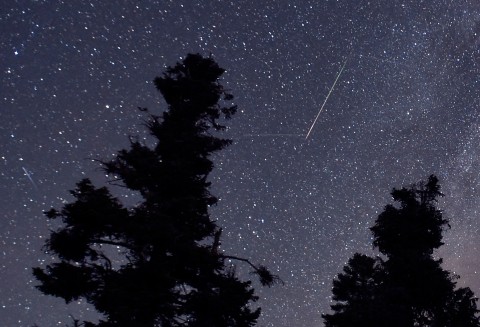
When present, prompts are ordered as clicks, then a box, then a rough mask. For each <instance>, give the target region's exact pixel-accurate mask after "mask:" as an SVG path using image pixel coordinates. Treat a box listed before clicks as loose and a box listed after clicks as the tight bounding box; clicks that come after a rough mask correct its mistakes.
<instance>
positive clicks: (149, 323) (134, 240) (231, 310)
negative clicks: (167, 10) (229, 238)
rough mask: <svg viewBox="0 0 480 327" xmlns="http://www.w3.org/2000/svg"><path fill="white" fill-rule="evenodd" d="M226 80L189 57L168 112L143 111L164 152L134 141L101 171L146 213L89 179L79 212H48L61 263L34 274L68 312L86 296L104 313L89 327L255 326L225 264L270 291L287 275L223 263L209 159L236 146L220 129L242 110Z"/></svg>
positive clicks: (74, 207)
mask: <svg viewBox="0 0 480 327" xmlns="http://www.w3.org/2000/svg"><path fill="white" fill-rule="evenodd" d="M223 73H224V70H223V69H222V68H220V67H219V66H218V64H217V63H216V62H215V61H214V60H213V59H212V58H210V57H209V58H204V57H202V56H201V55H198V54H189V55H187V56H186V58H185V59H184V60H183V61H182V62H180V63H177V64H176V65H175V66H174V67H170V68H168V69H167V70H166V72H165V73H164V74H163V75H162V76H160V77H157V78H155V80H154V83H155V86H156V87H157V89H158V90H159V91H160V93H161V94H162V96H163V97H164V99H165V101H166V103H167V105H168V110H166V111H165V112H164V113H163V115H162V116H156V115H153V114H150V113H149V111H148V110H147V109H143V108H141V109H142V110H143V111H147V113H148V120H147V123H146V127H147V128H148V130H149V132H150V133H151V135H152V136H153V138H154V140H155V142H156V143H155V145H154V146H153V147H149V146H147V145H145V144H143V143H141V142H140V141H138V140H135V139H132V140H131V145H130V148H129V149H124V150H121V151H119V152H118V154H117V155H116V157H115V158H114V159H113V160H110V161H107V162H102V165H103V168H104V169H105V171H106V173H108V174H109V175H110V176H112V178H114V180H115V183H117V184H118V183H119V184H121V185H122V186H124V187H126V188H128V189H130V190H132V191H136V192H138V193H139V194H140V196H141V198H142V201H141V202H140V203H139V204H138V205H136V206H134V207H130V208H127V207H125V206H124V205H123V204H122V203H121V201H120V200H119V199H117V198H116V197H114V196H113V195H112V194H111V192H110V191H109V189H108V188H107V187H100V188H97V187H95V186H94V185H93V184H92V182H91V181H90V180H89V179H84V180H82V181H80V182H79V183H78V184H77V187H76V189H75V190H73V191H71V194H72V195H73V197H74V201H73V202H71V203H68V204H66V205H64V206H63V208H61V209H60V210H56V209H52V210H50V211H48V212H47V213H46V216H47V217H48V218H51V219H60V220H61V222H62V226H61V227H60V228H59V229H57V230H55V231H53V232H52V233H51V235H50V237H49V239H48V240H47V242H46V250H47V251H48V252H49V253H50V254H52V255H54V256H56V257H57V258H58V261H56V262H54V263H51V264H49V265H48V266H47V267H46V268H39V267H38V268H34V270H33V273H34V275H35V277H36V278H37V279H38V280H39V281H40V285H39V286H38V289H39V290H40V291H42V292H43V293H45V294H49V295H53V296H57V297H61V298H63V299H64V300H65V301H66V302H67V303H68V302H70V301H72V300H76V299H79V298H83V299H85V300H86V301H87V302H89V303H91V304H92V305H93V306H94V307H95V308H96V309H97V310H98V311H99V312H100V313H102V314H103V315H104V317H105V320H101V321H100V322H99V323H92V322H84V324H85V326H92V327H93V326H98V327H110V326H117V327H118V326H121V327H153V326H162V327H180V326H185V327H207V326H208V327H249V326H253V325H255V323H256V320H257V318H258V316H259V314H260V309H252V307H251V304H252V303H253V302H255V301H256V300H257V297H256V296H255V295H254V289H253V288H252V286H251V282H250V281H241V280H239V279H238V277H237V276H236V274H235V269H234V267H233V266H231V265H230V264H229V263H228V262H229V261H230V260H235V259H238V260H241V261H244V262H246V263H248V264H249V265H250V266H251V267H252V268H253V269H254V272H255V273H256V274H258V275H259V277H260V280H261V282H262V284H264V285H268V286H270V285H272V284H274V283H275V282H276V281H277V280H278V277H277V276H275V275H272V274H270V272H269V271H268V270H267V269H266V268H265V267H263V266H256V265H254V264H252V263H251V262H250V261H249V260H248V259H245V258H238V257H235V256H229V255H226V254H225V253H223V251H221V250H220V249H219V246H220V241H221V231H222V230H221V228H220V227H219V226H218V225H217V223H216V221H214V220H213V219H211V217H210V215H209V207H210V206H212V205H215V204H216V203H217V198H216V197H215V196H213V195H212V194H211V193H210V191H209V187H210V182H209V180H208V176H209V173H210V172H211V170H212V168H213V162H212V161H211V160H210V157H211V155H212V154H213V153H215V152H217V151H220V150H222V149H224V148H225V147H226V146H228V145H230V144H231V140H228V139H221V138H218V137H217V136H215V135H217V134H218V132H220V131H222V130H224V129H225V127H224V126H223V125H221V124H220V123H219V119H221V118H222V117H223V118H226V119H229V118H230V117H231V116H232V115H233V114H234V113H235V111H236V106H235V105H233V104H231V100H232V99H233V96H232V95H231V94H229V93H228V92H226V90H225V89H224V88H223V86H222V85H221V84H220V83H219V78H220V76H221V75H222V74H223ZM215 133H217V134H215ZM76 324H77V325H79V324H80V321H79V320H76Z"/></svg>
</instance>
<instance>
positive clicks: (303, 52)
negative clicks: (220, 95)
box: [0, 0, 480, 327]
mask: <svg viewBox="0 0 480 327" xmlns="http://www.w3.org/2000/svg"><path fill="white" fill-rule="evenodd" d="M0 7H1V9H0V29H1V31H2V33H1V35H0V72H1V75H0V76H1V84H0V118H1V121H2V122H1V125H0V126H1V127H0V138H1V143H0V181H1V183H0V195H1V196H0V206H1V208H2V209H3V210H2V217H1V218H0V259H1V260H0V291H1V292H0V293H1V296H0V325H2V326H30V325H32V324H34V323H38V324H39V325H40V326H64V325H65V323H67V322H68V321H69V317H68V315H69V314H70V313H71V314H73V315H74V316H75V317H77V318H88V317H90V316H92V314H91V313H89V312H91V309H90V310H89V309H88V306H85V305H84V304H79V305H73V306H69V307H66V306H65V305H64V304H63V303H62V301H60V300H57V299H54V298H51V297H47V296H44V295H42V294H41V293H40V292H39V291H37V290H36V289H34V285H35V284H36V282H35V281H34V280H33V277H32V275H31V267H33V266H37V265H41V264H45V263H46V262H48V261H49V260H50V258H49V256H48V255H46V254H44V253H43V251H42V249H41V246H42V244H43V242H44V240H45V238H46V237H47V235H48V233H49V228H50V229H51V228H55V226H54V225H53V224H52V223H51V222H48V221H47V220H46V219H45V218H44V217H43V215H42V210H46V209H49V208H50V207H51V206H55V207H59V206H61V203H62V202H64V201H68V200H69V199H70V197H69V195H68V190H69V189H72V188H73V187H74V185H75V182H77V181H78V180H79V179H80V178H82V177H85V176H90V177H93V179H94V181H95V182H96V183H97V184H98V185H102V184H103V183H104V182H105V176H102V173H101V171H100V170H99V169H98V165H97V164H96V163H95V162H93V161H92V160H90V159H92V158H103V159H105V158H109V157H111V156H112V155H113V154H114V153H115V152H116V151H117V150H119V149H121V148H123V147H125V146H127V144H128V137H127V136H128V135H140V137H144V136H145V132H144V129H143V127H142V121H143V118H142V116H141V114H140V113H139V112H138V111H136V110H135V109H136V108H137V107H138V106H141V107H149V108H150V109H151V111H153V112H161V110H163V109H165V106H164V103H163V102H162V100H161V98H160V96H159V94H157V92H156V90H155V88H154V86H153V84H152V82H151V81H152V80H153V78H154V77H155V76H157V75H159V74H161V73H162V71H163V70H164V68H165V67H166V66H167V65H173V64H175V62H176V61H178V60H180V58H181V57H182V56H185V55H186V54H187V53H189V52H199V53H202V54H205V55H208V54H209V53H212V55H213V56H214V57H215V59H216V60H217V61H218V62H219V63H220V65H221V66H222V67H224V68H225V69H226V70H227V72H226V73H225V75H224V80H223V83H224V84H225V85H226V86H227V87H228V88H229V89H230V90H231V92H232V93H233V94H234V95H235V98H236V103H237V104H238V106H239V109H240V110H239V112H238V114H237V115H236V116H235V118H234V119H232V120H231V121H230V122H229V127H230V128H229V130H228V132H227V135H228V136H229V137H231V138H232V139H233V140H234V144H233V145H232V146H231V147H230V148H229V149H228V150H226V151H224V152H223V153H221V154H220V155H218V156H216V157H215V164H216V169H215V171H214V174H213V176H212V182H213V193H214V194H216V195H217V196H218V197H219V198H220V202H219V205H218V206H217V207H215V208H213V210H212V215H213V218H215V219H218V221H219V224H220V225H221V226H223V227H224V230H225V233H224V234H225V240H224V242H223V248H224V249H226V250H228V251H229V252H230V253H232V254H237V255H242V256H246V257H251V258H254V259H255V261H257V262H261V263H262V264H265V265H267V266H269V267H270V268H271V269H272V270H274V271H277V272H278V274H280V275H281V277H282V278H283V279H284V280H285V282H286V285H285V286H277V287H275V288H272V289H260V287H258V289H259V295H260V297H261V300H260V301H259V304H260V305H261V306H262V308H263V315H262V318H261V320H260V322H259V326H268V327H273V326H275V327H287V326H289V327H292V326H293V327H317V326H322V319H321V317H320V315H321V313H324V312H327V311H328V309H329V304H330V302H329V301H330V295H331V283H332V279H333V278H334V276H335V275H336V274H337V273H339V272H340V271H341V269H342V267H343V265H344V264H345V262H346V261H347V260H348V258H349V257H351V256H352V254H353V253H354V252H356V251H359V252H364V253H372V246H371V236H370V233H369V227H370V226H372V225H373V223H374V220H375V218H376V216H377V214H378V213H379V212H381V210H382V208H383V207H384V205H386V204H387V203H389V202H390V196H389V192H390V190H391V188H393V187H400V186H402V185H405V184H410V183H414V182H416V181H419V180H420V179H424V178H426V177H427V176H428V175H430V174H437V175H438V177H439V178H440V182H441V184H442V186H443V191H444V193H445V195H446V197H445V198H444V200H443V202H442V203H441V204H440V205H441V207H442V208H444V210H445V215H446V217H448V218H449V219H450V221H451V225H452V229H451V230H450V231H448V232H446V234H445V235H446V238H445V241H446V245H445V246H444V247H443V248H442V249H441V250H440V252H439V255H440V256H442V257H444V261H445V264H444V266H445V268H447V269H450V270H452V271H455V272H456V273H458V274H460V275H461V276H462V278H461V279H460V281H459V284H460V285H467V286H470V287H471V288H472V289H473V291H474V292H475V293H476V294H477V295H478V294H480V280H479V278H478V272H479V271H480V261H479V260H478V254H477V253H478V247H479V246H480V236H479V235H480V233H479V228H480V222H478V217H479V214H480V196H479V188H480V178H479V177H478V175H479V171H480V160H479V154H480V112H479V103H480V95H479V92H478V88H479V82H480V75H479V74H480V67H479V59H480V54H479V45H480V3H479V2H478V1H475V0H464V1H458V0H442V1H440V0H439V1H437V0H432V1H418V0H416V1H413V0H412V1H379V0H376V1H359V0H345V1H342V0H339V1H331V0H315V1H313V0H312V1H308V0H289V1H286V0H285V1H283V0H280V1H266V0H259V1H258V0H257V1H253V0H248V1H247V0H235V1H210V0H206V1H194V0H186V1H182V0H175V1H147V0H145V1H93V0H92V1H53V0H52V1H13V0H10V1H3V3H2V5H1V6H0ZM347 58H348V61H347V64H346V66H345V69H344V71H343V73H342V75H341V76H340V78H339V80H338V83H337V84H336V87H335V89H334V90H333V91H332V93H331V95H330V98H329V100H328V102H327V103H326V105H325V107H324V110H323V112H322V113H321V115H320V116H319V119H318V121H317V122H316V124H315V126H314V128H313V130H312V133H311V134H310V136H309V138H308V139H307V140H305V135H306V133H307V131H308V129H309V128H310V126H311V124H312V122H313V120H314V118H315V116H316V115H317V113H318V111H319V109H320V107H321V105H322V103H323V102H324V100H325V97H326V96H327V94H328V92H329V90H330V88H331V86H332V84H333V82H334V80H335V77H336V75H337V73H338V72H339V70H340V68H341V66H342V64H343V63H344V62H345V60H346V59H347ZM122 199H124V201H125V202H127V203H134V201H135V200H134V199H131V197H128V194H122ZM247 277H248V276H247ZM257 286H258V285H257Z"/></svg>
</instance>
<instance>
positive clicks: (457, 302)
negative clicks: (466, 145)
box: [323, 175, 480, 327]
mask: <svg viewBox="0 0 480 327" xmlns="http://www.w3.org/2000/svg"><path fill="white" fill-rule="evenodd" d="M392 196H393V199H394V200H395V201H396V202H398V203H399V206H398V207H396V206H393V205H387V206H386V207H385V210H384V211H383V212H382V213H381V214H380V215H379V216H378V218H377V220H376V223H375V225H374V226H373V227H372V228H371V230H372V232H373V236H374V238H373V245H374V246H375V247H376V248H378V250H379V251H380V252H381V253H382V254H383V255H385V257H386V260H382V259H380V258H377V259H373V258H369V257H366V256H363V255H359V254H356V255H355V256H354V258H353V259H352V260H350V262H349V265H348V266H346V267H345V268H344V271H345V273H344V274H340V275H339V277H338V278H337V279H336V280H335V281H334V287H333V295H334V296H333V299H334V301H336V302H337V303H335V304H333V305H332V311H333V314H325V315H323V318H324V320H325V325H326V326H327V327H346V326H380V327H381V326H385V327H386V326H389V327H396V326H398V327H410V326H411V327H414V326H415V327H417V326H418V327H457V326H462V327H478V326H480V321H479V318H478V316H477V314H478V312H479V311H478V310H477V306H476V301H477V299H476V298H475V297H474V295H473V292H472V291H471V290H470V289H469V288H459V289H456V282H455V279H456V278H458V277H457V276H455V275H453V274H452V273H450V272H449V271H446V270H444V269H443V268H442V267H441V263H442V260H441V259H435V258H434V257H433V254H434V250H436V249H437V248H439V247H440V246H441V245H443V243H442V232H443V231H444V230H445V229H446V228H448V227H449V224H448V221H447V220H446V219H445V218H444V217H443V214H442V212H441V211H440V210H438V209H437V208H436V204H437V198H438V197H439V196H442V194H441V193H440V186H439V184H438V179H437V178H436V177H435V176H433V175H432V176H430V177H429V179H428V180H427V181H426V182H420V183H418V184H416V185H412V186H411V187H409V188H402V189H400V190H398V189H394V190H393V192H392ZM359 258H361V260H360V259H359ZM367 281H368V282H367ZM358 294H361V296H360V295H358Z"/></svg>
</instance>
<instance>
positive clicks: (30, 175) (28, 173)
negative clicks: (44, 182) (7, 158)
mask: <svg viewBox="0 0 480 327" xmlns="http://www.w3.org/2000/svg"><path fill="white" fill-rule="evenodd" d="M22 169H23V171H24V172H25V176H27V177H28V179H29V180H30V182H31V183H32V185H33V186H34V187H35V189H36V190H38V186H37V184H35V182H34V181H33V179H32V174H31V173H30V172H29V171H28V170H26V169H25V167H22Z"/></svg>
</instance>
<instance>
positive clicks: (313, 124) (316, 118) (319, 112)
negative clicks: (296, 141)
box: [305, 57, 348, 140]
mask: <svg viewBox="0 0 480 327" xmlns="http://www.w3.org/2000/svg"><path fill="white" fill-rule="evenodd" d="M347 61H348V57H347V59H345V62H344V63H343V65H342V68H340V71H339V72H338V74H337V77H336V78H335V82H333V85H332V87H331V88H330V91H328V94H327V96H326V97H325V100H324V101H323V104H322V106H321V107H320V110H319V111H318V114H317V117H315V120H314V121H313V123H312V126H310V129H309V130H308V133H307V135H306V136H305V140H306V139H308V137H309V136H310V133H311V132H312V129H313V127H314V126H315V124H316V122H317V120H318V117H320V114H321V113H322V111H323V107H325V104H326V103H327V101H328V98H329V97H330V94H332V91H333V88H334V87H335V85H336V84H337V82H338V79H339V78H340V75H342V72H343V69H344V68H345V65H346V64H347Z"/></svg>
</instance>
